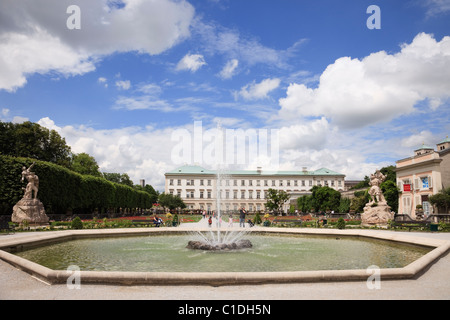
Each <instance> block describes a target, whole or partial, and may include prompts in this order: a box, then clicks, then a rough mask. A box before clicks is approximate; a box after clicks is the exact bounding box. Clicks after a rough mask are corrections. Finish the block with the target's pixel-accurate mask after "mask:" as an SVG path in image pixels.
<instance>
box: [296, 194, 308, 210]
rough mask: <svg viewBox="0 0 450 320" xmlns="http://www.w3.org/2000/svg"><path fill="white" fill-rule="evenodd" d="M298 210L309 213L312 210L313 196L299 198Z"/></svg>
mask: <svg viewBox="0 0 450 320" xmlns="http://www.w3.org/2000/svg"><path fill="white" fill-rule="evenodd" d="M297 208H298V210H300V212H309V211H310V210H311V196H307V195H304V196H301V197H298V198H297Z"/></svg>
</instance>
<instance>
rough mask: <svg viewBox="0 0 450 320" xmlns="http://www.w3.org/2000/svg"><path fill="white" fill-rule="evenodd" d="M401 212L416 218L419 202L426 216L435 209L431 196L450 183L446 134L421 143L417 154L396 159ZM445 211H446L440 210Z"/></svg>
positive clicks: (449, 148) (448, 140) (449, 160)
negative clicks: (434, 144)
mask: <svg viewBox="0 0 450 320" xmlns="http://www.w3.org/2000/svg"><path fill="white" fill-rule="evenodd" d="M395 171H396V175H397V186H398V188H399V189H400V193H399V199H398V200H399V201H398V203H399V208H398V213H399V214H408V215H410V216H411V217H412V218H416V209H417V206H422V210H423V214H424V215H425V216H427V215H429V214H432V213H439V212H434V208H433V207H432V206H431V205H430V202H429V197H430V196H432V195H434V194H436V193H438V192H439V191H440V190H441V189H443V188H448V187H450V139H449V138H448V137H447V138H446V139H444V140H442V141H441V142H439V143H438V144H437V150H434V148H433V147H430V146H426V145H424V144H423V145H422V146H421V147H419V148H417V149H416V150H414V156H412V157H409V158H406V159H401V160H398V161H396V170H395ZM440 213H446V212H440Z"/></svg>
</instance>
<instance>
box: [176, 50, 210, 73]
mask: <svg viewBox="0 0 450 320" xmlns="http://www.w3.org/2000/svg"><path fill="white" fill-rule="evenodd" d="M205 64H206V62H205V59H204V58H203V56H202V55H201V54H187V55H185V56H184V57H183V58H182V59H181V60H180V61H179V62H178V64H177V67H176V70H189V71H191V72H195V71H197V70H198V69H200V67H201V66H203V65H205Z"/></svg>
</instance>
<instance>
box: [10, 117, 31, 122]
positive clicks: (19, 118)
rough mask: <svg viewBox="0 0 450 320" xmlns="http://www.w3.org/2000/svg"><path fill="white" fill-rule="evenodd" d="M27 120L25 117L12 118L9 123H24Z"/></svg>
mask: <svg viewBox="0 0 450 320" xmlns="http://www.w3.org/2000/svg"><path fill="white" fill-rule="evenodd" d="M28 120H30V119H28V118H27V117H21V116H14V117H13V119H12V121H11V122H12V123H24V122H26V121H28Z"/></svg>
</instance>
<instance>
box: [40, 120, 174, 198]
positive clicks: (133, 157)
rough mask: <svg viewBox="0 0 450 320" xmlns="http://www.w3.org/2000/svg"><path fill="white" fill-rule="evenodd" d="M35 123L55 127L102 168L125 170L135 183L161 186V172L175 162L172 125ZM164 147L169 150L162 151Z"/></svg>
mask: <svg viewBox="0 0 450 320" xmlns="http://www.w3.org/2000/svg"><path fill="white" fill-rule="evenodd" d="M38 123H39V124H40V125H42V126H44V127H47V128H48V129H54V130H56V131H57V132H58V133H59V134H60V135H61V136H62V137H64V138H65V139H66V142H67V144H68V145H69V146H71V148H72V152H74V153H81V152H86V153H88V154H89V155H91V156H93V157H94V158H95V159H96V161H97V163H98V164H99V167H100V171H102V172H119V173H127V174H128V175H129V176H130V178H131V179H132V180H133V181H134V183H138V182H139V180H140V179H145V180H146V183H148V184H151V185H152V186H154V187H155V188H157V189H159V190H161V191H163V190H164V173H165V172H167V171H170V170H173V169H174V167H175V165H174V164H173V163H172V160H171V158H170V149H171V147H172V146H173V145H174V142H172V141H171V131H172V130H173V129H172V128H166V129H162V130H158V129H155V128H154V127H153V126H147V127H145V128H142V127H125V128H120V129H110V130H96V129H94V128H92V127H88V126H63V127H59V126H57V125H56V124H55V122H54V121H53V120H52V119H50V118H48V117H46V118H42V119H40V120H39V121H38ZM164 150H169V152H165V151H164Z"/></svg>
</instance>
